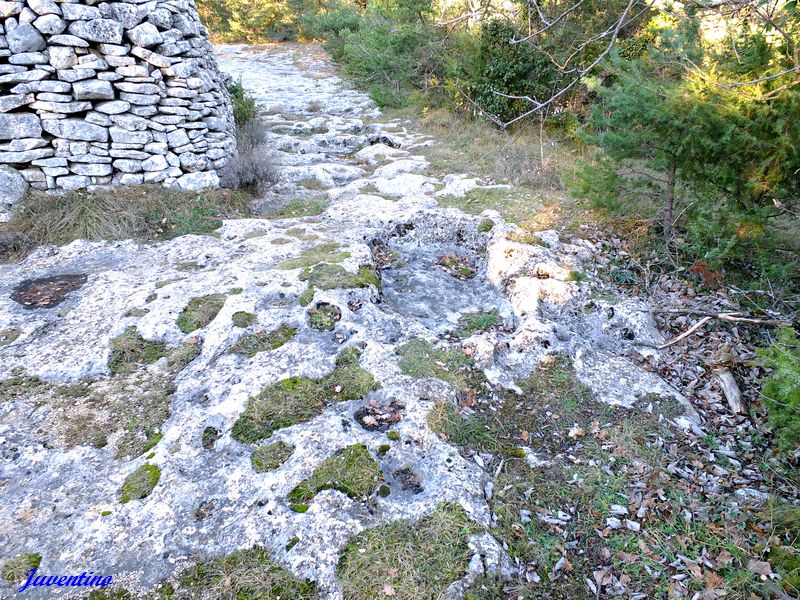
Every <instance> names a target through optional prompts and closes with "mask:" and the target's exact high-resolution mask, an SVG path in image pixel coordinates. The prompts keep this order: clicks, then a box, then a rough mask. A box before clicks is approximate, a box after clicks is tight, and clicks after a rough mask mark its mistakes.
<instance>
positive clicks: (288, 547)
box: [285, 536, 300, 552]
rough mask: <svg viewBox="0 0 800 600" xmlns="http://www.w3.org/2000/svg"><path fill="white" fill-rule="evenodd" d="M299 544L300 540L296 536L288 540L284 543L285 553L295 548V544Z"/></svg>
mask: <svg viewBox="0 0 800 600" xmlns="http://www.w3.org/2000/svg"><path fill="white" fill-rule="evenodd" d="M299 543H300V538H299V537H297V536H294V537H293V538H292V539H290V540H289V541H288V542H287V543H286V546H285V548H286V551H287V552H288V551H289V550H291V549H292V548H294V547H295V546H297V544H299Z"/></svg>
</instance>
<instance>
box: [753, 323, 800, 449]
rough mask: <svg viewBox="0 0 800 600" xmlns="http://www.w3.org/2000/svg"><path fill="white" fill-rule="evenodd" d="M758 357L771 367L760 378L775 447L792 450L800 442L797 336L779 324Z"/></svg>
mask: <svg viewBox="0 0 800 600" xmlns="http://www.w3.org/2000/svg"><path fill="white" fill-rule="evenodd" d="M758 356H759V358H760V359H761V361H762V363H763V365H764V366H765V367H767V368H769V369H772V372H771V373H770V374H769V375H767V376H766V377H764V379H763V380H762V385H763V392H762V393H763V395H764V398H765V399H766V402H767V407H768V409H769V420H770V423H771V424H772V426H773V427H774V429H775V436H776V438H777V441H778V446H779V447H780V448H781V449H784V450H794V449H796V448H797V447H798V445H800V338H798V337H797V333H796V332H795V331H794V329H792V328H791V327H782V328H780V329H779V330H778V332H777V336H776V339H775V341H774V342H773V344H772V345H771V346H769V347H767V348H761V349H759V350H758Z"/></svg>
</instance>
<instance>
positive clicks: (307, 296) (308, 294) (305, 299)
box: [297, 285, 314, 306]
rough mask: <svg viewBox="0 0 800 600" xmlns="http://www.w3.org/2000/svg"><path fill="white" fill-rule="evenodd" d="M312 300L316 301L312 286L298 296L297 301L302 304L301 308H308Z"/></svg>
mask: <svg viewBox="0 0 800 600" xmlns="http://www.w3.org/2000/svg"><path fill="white" fill-rule="evenodd" d="M312 300H314V286H313V285H310V286H308V287H307V288H306V290H305V291H304V292H303V293H302V294H300V296H298V298H297V301H298V302H299V303H300V306H308V305H309V304H311V301H312Z"/></svg>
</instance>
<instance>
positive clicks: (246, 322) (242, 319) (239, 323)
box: [231, 310, 256, 328]
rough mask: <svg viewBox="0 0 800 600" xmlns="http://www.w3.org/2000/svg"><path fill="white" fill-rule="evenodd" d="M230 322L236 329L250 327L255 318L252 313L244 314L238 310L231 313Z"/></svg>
mask: <svg viewBox="0 0 800 600" xmlns="http://www.w3.org/2000/svg"><path fill="white" fill-rule="evenodd" d="M231 321H233V324H234V325H236V327H242V328H244V327H250V325H253V324H254V323H255V322H256V316H255V315H254V314H253V313H249V312H245V311H243V310H240V311H238V312H235V313H233V315H232V316H231Z"/></svg>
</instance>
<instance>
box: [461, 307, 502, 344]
mask: <svg viewBox="0 0 800 600" xmlns="http://www.w3.org/2000/svg"><path fill="white" fill-rule="evenodd" d="M500 323H502V319H501V318H500V314H499V313H498V312H497V309H492V310H490V311H489V312H484V313H473V314H468V315H464V316H463V317H461V318H460V319H459V320H458V324H459V328H458V329H457V330H456V331H455V334H456V335H457V336H458V337H461V338H466V337H469V336H471V335H472V334H473V333H476V332H478V331H487V330H489V329H492V328H493V327H497V326H498V325H500Z"/></svg>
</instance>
